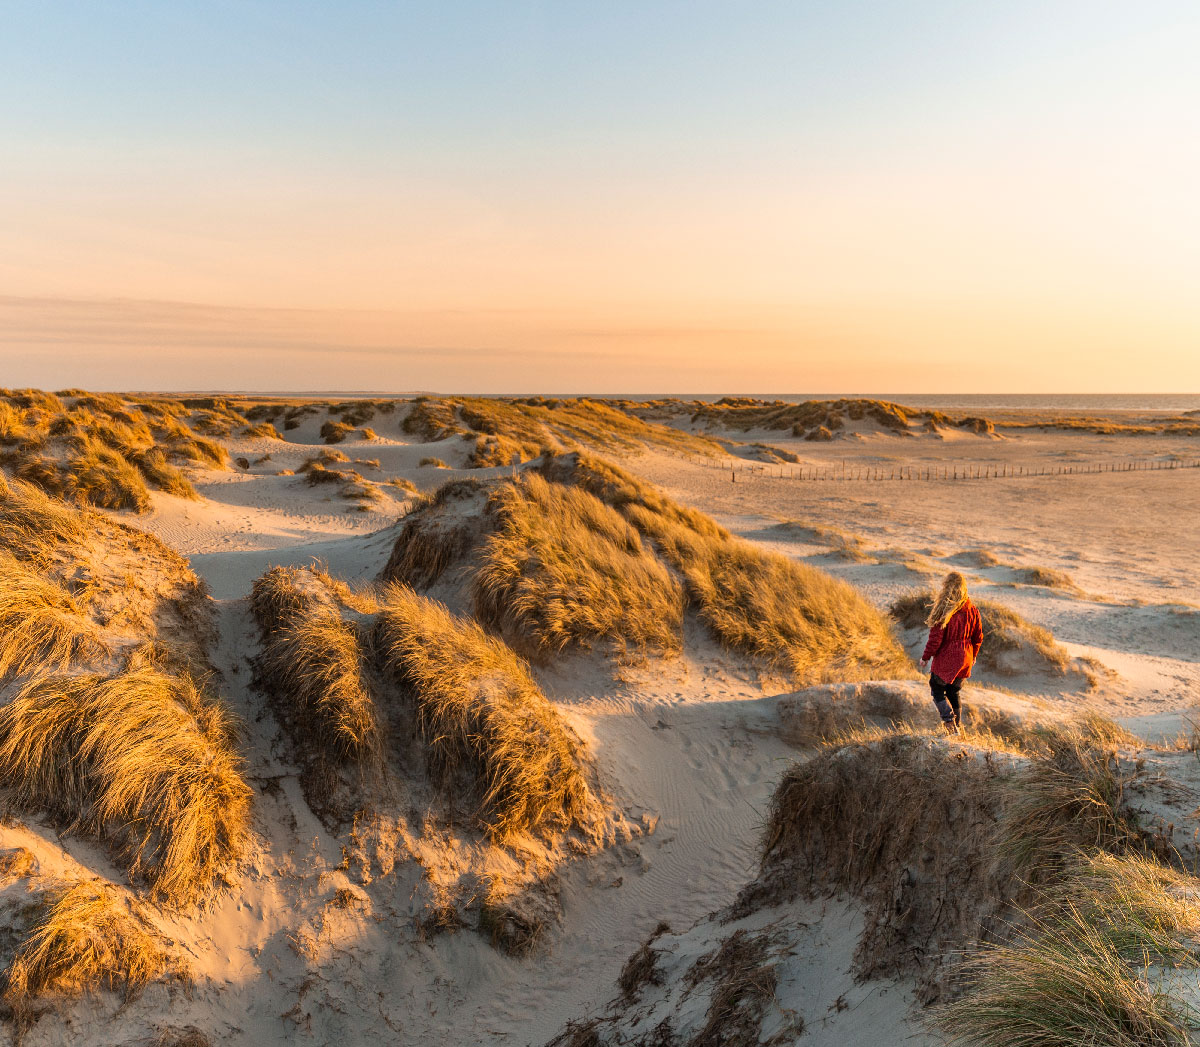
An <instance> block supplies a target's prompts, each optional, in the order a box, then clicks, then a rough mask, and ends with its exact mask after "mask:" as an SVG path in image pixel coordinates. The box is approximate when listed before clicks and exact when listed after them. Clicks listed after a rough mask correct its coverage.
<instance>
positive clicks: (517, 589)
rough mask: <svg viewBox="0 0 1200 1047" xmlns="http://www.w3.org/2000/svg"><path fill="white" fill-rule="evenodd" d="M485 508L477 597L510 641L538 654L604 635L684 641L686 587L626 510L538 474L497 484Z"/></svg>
mask: <svg viewBox="0 0 1200 1047" xmlns="http://www.w3.org/2000/svg"><path fill="white" fill-rule="evenodd" d="M487 512H488V513H489V514H490V515H492V516H493V517H494V518H495V530H494V531H493V533H492V534H491V535H490V536H489V537H488V539H487V540H486V542H485V544H484V549H483V551H482V555H481V566H480V568H479V571H478V573H477V575H476V577H475V606H476V610H477V613H478V614H479V617H480V618H481V620H483V621H484V622H485V623H487V624H488V625H491V626H493V627H495V628H496V629H497V630H499V631H500V632H501V633H502V634H503V635H504V636H505V637H506V638H507V639H508V640H509V642H510V643H514V644H515V645H517V646H519V647H521V648H522V649H524V650H525V652H526V653H527V654H528V655H530V656H533V657H538V658H544V657H546V656H547V655H548V654H550V653H553V652H557V651H560V650H562V649H563V648H565V647H568V646H571V645H576V646H582V647H587V646H590V644H591V643H593V642H594V641H597V640H610V641H613V642H614V643H616V644H618V645H620V646H622V647H624V646H626V645H628V646H631V647H634V648H637V649H641V650H646V649H654V650H658V651H674V650H676V649H678V647H679V645H680V642H681V629H682V620H683V591H682V588H681V586H680V585H679V583H678V582H677V581H676V580H675V579H674V578H673V577H672V576H671V575H670V573H669V572H668V571H667V569H666V567H665V566H664V565H663V564H662V563H661V562H660V561H659V560H658V558H657V557H656V556H655V555H654V553H653V552H652V551H650V550H647V549H646V548H645V546H644V544H643V541H642V538H641V536H640V534H639V532H638V531H637V529H636V528H634V527H632V526H631V525H630V524H629V522H628V521H627V520H626V519H625V518H624V517H622V516H621V514H620V513H618V512H616V511H615V510H614V509H612V508H611V507H609V506H607V505H605V504H604V503H603V502H601V501H600V500H599V499H598V498H596V497H595V496H594V495H592V494H589V493H588V492H587V491H584V490H582V489H580V488H571V487H564V486H562V485H560V484H552V483H548V482H547V481H546V480H545V479H543V478H542V477H541V476H537V475H530V476H528V477H525V478H523V479H522V481H521V482H518V483H505V484H502V485H500V486H499V487H497V488H496V489H495V491H494V493H493V495H492V497H491V499H490V501H489V504H488V508H487Z"/></svg>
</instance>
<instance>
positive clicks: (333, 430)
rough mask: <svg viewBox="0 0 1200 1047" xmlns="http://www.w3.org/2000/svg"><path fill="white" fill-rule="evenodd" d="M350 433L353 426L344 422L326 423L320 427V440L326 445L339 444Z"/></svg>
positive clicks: (352, 430)
mask: <svg viewBox="0 0 1200 1047" xmlns="http://www.w3.org/2000/svg"><path fill="white" fill-rule="evenodd" d="M352 432H354V426H352V425H347V424H346V423H345V422H334V421H328V422H325V423H324V424H323V425H322V426H321V439H322V440H324V441H325V442H326V443H327V444H340V443H341V442H342V441H343V440H345V439H346V437H347V436H349V435H350V434H351V433H352Z"/></svg>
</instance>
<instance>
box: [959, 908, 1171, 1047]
mask: <svg viewBox="0 0 1200 1047" xmlns="http://www.w3.org/2000/svg"><path fill="white" fill-rule="evenodd" d="M965 973H966V974H967V975H968V976H969V977H970V978H971V989H970V991H969V992H968V994H967V995H964V996H963V997H961V998H960V999H958V1000H956V1001H954V1002H952V1003H950V1004H949V1005H948V1006H946V1007H945V1008H944V1009H943V1010H942V1011H941V1012H940V1013H939V1014H938V1015H937V1024H938V1026H939V1027H940V1028H941V1029H942V1030H943V1031H944V1032H945V1034H946V1035H947V1038H948V1041H949V1042H950V1043H951V1044H969V1045H972V1047H1078V1045H1080V1044H1096V1045H1100V1044H1103V1045H1105V1047H1185V1045H1186V1044H1187V1043H1189V1042H1190V1041H1189V1039H1188V1035H1187V1031H1186V1026H1187V1024H1188V1020H1187V1018H1188V1016H1187V1013H1186V1008H1185V1007H1184V1006H1183V1005H1182V1002H1181V1001H1180V1000H1178V999H1176V998H1175V997H1173V996H1172V994H1170V993H1168V992H1166V991H1164V990H1163V989H1162V988H1161V987H1156V986H1155V985H1153V984H1152V983H1151V982H1150V980H1149V978H1148V977H1147V976H1146V972H1145V971H1140V970H1138V968H1137V967H1136V966H1134V965H1131V964H1130V963H1129V962H1128V961H1127V960H1126V959H1125V958H1124V957H1123V956H1122V955H1121V953H1120V951H1119V950H1118V949H1117V948H1116V947H1115V945H1114V943H1113V942H1112V940H1111V938H1110V937H1109V936H1107V935H1106V934H1105V933H1104V932H1103V931H1101V930H1099V929H1097V928H1096V927H1095V925H1094V924H1092V923H1091V921H1090V920H1088V919H1086V918H1084V917H1082V916H1080V915H1078V914H1073V915H1071V916H1069V917H1068V918H1066V919H1064V920H1062V921H1060V922H1059V923H1058V924H1056V925H1051V926H1038V925H1035V926H1034V928H1033V929H1032V930H1031V931H1029V932H1027V933H1025V934H1023V935H1021V936H1020V937H1019V938H1018V939H1017V941H1016V942H1015V943H1014V944H1011V945H992V946H987V947H985V948H984V949H982V950H981V951H980V952H979V954H978V955H976V956H974V957H972V958H971V959H969V960H968V961H967V963H966V964H965Z"/></svg>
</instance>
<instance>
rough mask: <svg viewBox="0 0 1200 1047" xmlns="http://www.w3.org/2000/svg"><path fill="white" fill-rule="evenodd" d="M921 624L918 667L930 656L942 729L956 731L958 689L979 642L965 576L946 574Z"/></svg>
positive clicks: (980, 627) (978, 627)
mask: <svg viewBox="0 0 1200 1047" xmlns="http://www.w3.org/2000/svg"><path fill="white" fill-rule="evenodd" d="M925 624H926V625H928V626H929V641H928V642H927V643H926V644H925V653H924V654H922V655H921V668H922V669H924V668H925V664H926V663H927V662H928V661H929V660H930V659H931V658H932V659H933V665H932V666H931V667H930V672H929V690H930V691H932V692H933V704H934V705H936V706H937V710H938V712H939V713H941V716H942V726H943V727H945V728H946V733H947V734H958V726H959V722H960V720H959V713H960V706H959V700H958V692H959V691H961V690H962V683H963V680H965V679H966V678H967V677H968V676H970V675H971V666H972V665H974V664H975V659H976V658H977V657H979V648H980V647H982V646H983V622H981V621H980V619H979V611H978V609H977V608H976V607H975V605H974V604H973V603H971V598H970V597H969V596H968V595H967V580H966V579H965V578H964V577H963V576H962V575H961V574H959V573H958V572H957V571H952V572H951V573H950V574H948V575H946V580H945V582H943V583H942V591H941V592H940V593H939V594H938V598H937V599H936V600H934V602H933V607H932V608H931V609H930V611H929V617H928V618H927V619H925Z"/></svg>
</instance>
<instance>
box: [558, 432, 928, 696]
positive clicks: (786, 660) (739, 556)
mask: <svg viewBox="0 0 1200 1047" xmlns="http://www.w3.org/2000/svg"><path fill="white" fill-rule="evenodd" d="M543 471H544V472H545V474H546V476H547V477H548V478H550V479H553V480H556V481H557V482H561V483H566V484H572V485H575V486H579V487H582V488H583V489H584V490H587V491H590V492H591V493H592V494H594V495H596V496H597V497H598V498H600V499H601V500H603V501H605V502H607V503H608V504H609V505H611V506H613V507H614V508H615V509H617V510H618V511H619V512H621V513H622V515H624V516H625V517H626V519H628V520H629V521H630V523H632V524H633V525H634V526H635V527H636V528H637V529H638V530H639V531H640V532H641V533H642V535H643V537H644V538H646V539H648V540H649V541H651V542H652V543H653V545H654V547H655V548H656V549H657V551H658V552H659V554H660V555H661V556H662V557H663V559H664V560H665V561H666V562H667V564H668V565H669V566H670V567H672V568H673V569H674V570H675V571H676V572H677V573H678V575H679V576H680V578H681V579H682V581H683V584H684V588H685V592H686V594H687V598H688V602H689V606H690V607H691V608H692V609H693V610H694V611H695V612H696V614H697V616H698V617H699V618H700V620H701V621H703V622H704V623H705V624H706V625H707V626H708V627H709V629H710V630H711V631H712V632H713V634H714V635H715V636H716V638H717V639H718V640H719V641H720V642H722V643H723V644H725V645H726V646H728V647H731V648H733V649H734V650H738V651H742V652H743V653H746V654H750V655H753V656H755V657H758V658H761V659H763V660H764V661H766V662H768V663H769V664H772V665H774V666H775V667H777V668H779V669H781V670H783V671H786V672H789V673H791V674H792V675H793V676H794V677H796V678H798V679H809V680H815V679H827V678H834V677H836V678H840V679H856V678H857V679H861V678H863V677H876V678H879V677H889V676H911V675H912V674H913V669H912V667H911V663H910V662H909V660H908V658H907V657H906V656H905V654H904V652H903V651H902V650H901V648H900V645H899V643H898V642H897V640H896V638H895V636H894V634H893V632H892V629H891V627H890V625H889V624H888V622H887V621H886V620H885V619H884V617H883V616H882V615H881V614H880V613H879V612H878V611H877V610H876V609H875V608H874V607H873V606H872V605H871V604H870V603H869V602H868V601H867V600H866V599H864V598H863V597H862V596H860V595H859V593H858V592H857V590H855V589H854V588H853V586H850V585H848V584H847V583H845V582H841V581H839V580H837V579H835V578H833V577H831V576H830V575H828V574H826V573H825V572H823V571H820V570H817V569H816V568H814V567H811V566H809V565H807V564H803V563H799V562H797V561H794V560H790V559H788V558H787V557H784V556H781V555H778V554H775V553H771V552H768V551H764V550H761V549H759V548H758V547H757V546H754V545H751V544H750V543H748V542H744V541H741V540H739V539H736V538H734V537H732V536H731V535H730V534H729V533H728V532H727V531H725V530H724V529H723V528H721V527H719V526H718V525H717V524H716V523H715V522H714V521H713V520H711V519H710V518H709V517H707V516H705V515H704V514H703V513H699V512H697V511H696V510H694V509H690V508H685V507H683V506H679V505H677V504H676V503H674V502H672V501H671V500H670V499H668V498H666V497H664V496H663V495H662V494H660V493H659V492H657V491H656V490H654V489H653V488H651V487H650V486H649V485H647V484H644V483H642V482H641V481H639V480H637V479H635V478H634V477H632V476H630V475H629V474H628V473H625V472H623V471H622V470H620V469H618V468H617V467H615V466H613V465H611V464H609V463H607V462H602V461H600V460H598V459H594V458H589V457H587V456H585V455H571V456H564V457H560V458H556V459H549V460H547V461H546V462H545V463H544V466H543Z"/></svg>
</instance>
